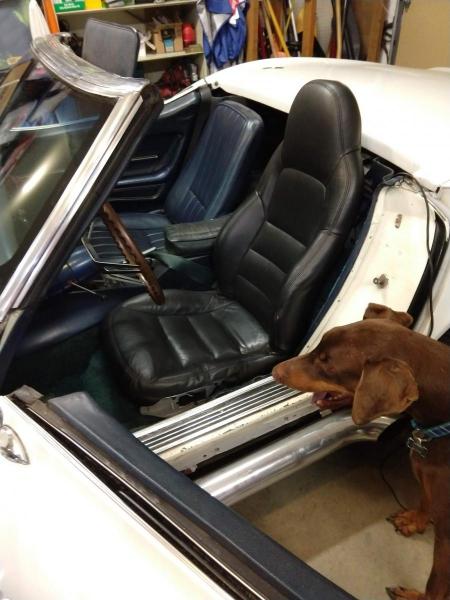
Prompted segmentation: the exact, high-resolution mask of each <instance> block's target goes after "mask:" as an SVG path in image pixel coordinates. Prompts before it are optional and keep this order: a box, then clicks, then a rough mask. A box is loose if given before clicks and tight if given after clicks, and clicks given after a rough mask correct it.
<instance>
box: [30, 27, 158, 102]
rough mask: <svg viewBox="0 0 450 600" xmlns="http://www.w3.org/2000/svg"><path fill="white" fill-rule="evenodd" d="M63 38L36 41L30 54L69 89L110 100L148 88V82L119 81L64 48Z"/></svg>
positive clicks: (49, 37)
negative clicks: (61, 39) (68, 86)
mask: <svg viewBox="0 0 450 600" xmlns="http://www.w3.org/2000/svg"><path fill="white" fill-rule="evenodd" d="M60 38H61V36H60V34H54V35H48V36H46V37H40V38H36V39H35V40H33V41H32V43H31V51H32V52H33V54H34V56H35V57H36V59H37V60H38V61H39V62H40V63H42V64H43V65H44V67H45V68H46V69H48V70H49V71H50V72H51V73H52V74H53V75H55V77H57V78H58V79H60V80H61V81H63V82H64V83H66V84H67V85H70V86H71V87H74V88H76V89H78V90H82V91H83V92H87V93H88V94H95V95H97V96H105V97H107V98H121V97H123V96H127V95H128V94H133V93H138V92H140V91H141V90H142V88H143V87H145V86H146V85H148V83H149V82H148V81H147V80H146V79H133V78H132V77H120V76H119V75H115V74H113V73H108V72H107V71H104V70H103V69H100V67H96V66H95V65H92V64H91V63H88V62H86V61H85V60H83V59H82V58H80V57H79V56H77V55H76V54H74V53H73V52H72V50H71V49H70V48H69V46H65V45H64V44H62V43H61V41H60Z"/></svg>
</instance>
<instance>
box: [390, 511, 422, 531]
mask: <svg viewBox="0 0 450 600" xmlns="http://www.w3.org/2000/svg"><path fill="white" fill-rule="evenodd" d="M387 520H388V521H389V522H390V523H392V525H393V526H394V527H395V531H397V533H400V534H401V535H404V536H405V537H409V536H410V535H414V534H415V533H423V532H424V531H425V529H426V528H427V525H428V522H429V517H428V515H426V514H425V513H423V512H421V511H419V510H401V511H400V512H398V513H395V514H394V515H391V516H390V517H388V518H387Z"/></svg>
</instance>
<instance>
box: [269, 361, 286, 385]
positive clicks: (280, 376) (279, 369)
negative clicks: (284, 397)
mask: <svg viewBox="0 0 450 600" xmlns="http://www.w3.org/2000/svg"><path fill="white" fill-rule="evenodd" d="M272 377H273V378H274V379H275V380H276V381H278V383H284V382H285V378H286V366H285V364H284V363H278V364H277V365H276V366H275V367H274V368H273V369H272Z"/></svg>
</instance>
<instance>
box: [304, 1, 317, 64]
mask: <svg viewBox="0 0 450 600" xmlns="http://www.w3.org/2000/svg"><path fill="white" fill-rule="evenodd" d="M316 8H317V1H316V0H305V8H304V13H303V38H302V56H313V55H314V33H315V30H316Z"/></svg>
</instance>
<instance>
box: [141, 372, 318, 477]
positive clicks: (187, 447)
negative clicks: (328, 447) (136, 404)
mask: <svg viewBox="0 0 450 600" xmlns="http://www.w3.org/2000/svg"><path fill="white" fill-rule="evenodd" d="M313 413H317V415H318V416H319V409H318V408H317V406H315V405H313V404H312V394H310V393H306V394H305V393H300V392H298V391H296V390H292V389H290V388H287V387H285V386H283V385H281V384H279V383H277V382H275V381H274V379H273V378H272V377H267V378H266V379H263V380H260V381H257V382H255V383H253V384H250V385H248V386H246V387H244V388H242V389H240V390H236V391H234V392H231V393H229V394H226V395H225V396H222V397H220V398H217V399H216V400H212V401H211V402H208V403H206V404H203V405H201V406H198V407H196V408H193V409H191V410H188V411H186V412H183V413H182V414H179V415H176V416H174V417H171V418H169V419H166V420H165V421H161V422H160V423H156V424H154V425H151V426H149V427H146V428H144V429H141V430H139V431H137V432H135V434H134V435H135V436H136V437H137V439H139V440H140V441H141V442H142V443H144V444H145V445H146V446H147V447H148V448H149V449H150V450H152V451H153V452H155V453H156V454H158V455H159V456H160V457H161V458H162V459H164V460H165V461H166V462H168V463H169V464H171V465H172V466H173V467H175V468H176V469H178V470H179V471H189V472H193V471H195V470H196V468H197V466H198V465H199V464H201V463H202V462H204V461H206V460H208V459H210V458H212V457H214V456H217V455H219V454H223V453H224V452H227V451H228V450H231V449H233V448H237V447H239V446H242V445H243V444H245V443H247V442H250V441H252V440H255V439H257V438H259V437H261V436H262V435H265V434H267V433H270V432H272V431H275V430H276V429H279V428H280V427H282V426H284V425H287V424H288V423H291V422H293V421H296V420H298V419H299V418H301V417H304V416H307V415H312V414H313Z"/></svg>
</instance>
